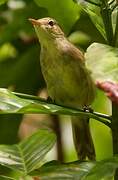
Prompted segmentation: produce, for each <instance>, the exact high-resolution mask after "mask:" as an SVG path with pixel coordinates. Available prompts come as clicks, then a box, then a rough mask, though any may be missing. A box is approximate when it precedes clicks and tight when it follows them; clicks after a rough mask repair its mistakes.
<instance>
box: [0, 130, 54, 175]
mask: <svg viewBox="0 0 118 180" xmlns="http://www.w3.org/2000/svg"><path fill="white" fill-rule="evenodd" d="M55 140H56V138H55V134H54V133H52V132H49V131H48V130H39V131H37V132H36V133H34V134H33V135H32V136H30V137H29V138H27V139H25V140H23V141H22V142H20V143H19V144H15V145H11V146H10V145H0V164H1V165H3V166H7V167H8V168H11V169H14V170H16V171H20V172H22V173H23V174H24V175H27V174H28V173H29V172H31V171H33V170H35V169H36V168H38V167H39V166H40V163H41V160H42V159H43V158H44V156H45V155H46V154H47V152H48V151H49V150H50V149H51V148H52V146H53V145H54V143H55Z"/></svg>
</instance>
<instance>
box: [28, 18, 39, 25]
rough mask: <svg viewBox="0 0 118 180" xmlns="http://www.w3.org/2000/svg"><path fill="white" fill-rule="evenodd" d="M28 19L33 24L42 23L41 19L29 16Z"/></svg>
mask: <svg viewBox="0 0 118 180" xmlns="http://www.w3.org/2000/svg"><path fill="white" fill-rule="evenodd" d="M28 20H29V21H30V22H31V23H32V24H33V25H38V26H40V25H41V23H40V22H39V20H36V19H32V18H29V19H28Z"/></svg>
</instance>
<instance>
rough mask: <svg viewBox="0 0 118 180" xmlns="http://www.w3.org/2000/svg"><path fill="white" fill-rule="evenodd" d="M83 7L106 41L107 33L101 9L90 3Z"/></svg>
mask: <svg viewBox="0 0 118 180" xmlns="http://www.w3.org/2000/svg"><path fill="white" fill-rule="evenodd" d="M82 7H83V9H84V10H85V11H86V12H87V14H88V15H89V17H90V18H91V21H92V22H93V24H94V25H95V26H96V28H97V29H98V31H99V32H100V33H101V35H102V36H103V37H104V39H105V40H106V32H105V28H104V23H103V20H102V16H101V14H100V8H99V7H97V6H95V5H92V4H90V3H86V5H83V6H82Z"/></svg>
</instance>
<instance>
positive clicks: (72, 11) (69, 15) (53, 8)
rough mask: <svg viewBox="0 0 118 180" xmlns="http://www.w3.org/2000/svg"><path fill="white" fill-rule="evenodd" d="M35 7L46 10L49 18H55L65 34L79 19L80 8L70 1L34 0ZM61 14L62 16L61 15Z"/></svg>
mask: <svg viewBox="0 0 118 180" xmlns="http://www.w3.org/2000/svg"><path fill="white" fill-rule="evenodd" d="M34 1H35V2H36V3H37V5H39V6H40V7H44V8H46V9H47V10H48V13H49V16H51V17H53V18H55V19H56V20H57V21H58V22H59V24H60V25H62V28H63V29H64V30H65V32H66V33H69V32H70V30H71V28H72V26H73V25H74V24H75V22H76V21H77V20H78V18H79V16H80V15H79V14H80V7H79V6H78V5H77V4H76V3H74V2H73V1H72V0H59V1H58V0H51V1H49V0H45V1H44V0H34ZM62 14H63V15H62Z"/></svg>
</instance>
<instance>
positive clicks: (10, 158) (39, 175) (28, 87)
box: [0, 0, 118, 180]
mask: <svg viewBox="0 0 118 180" xmlns="http://www.w3.org/2000/svg"><path fill="white" fill-rule="evenodd" d="M57 6H58V7H57ZM62 14H63V15H62ZM46 16H51V17H53V18H55V19H56V20H57V21H58V22H59V24H60V25H61V27H62V29H63V30H64V32H65V33H66V34H67V35H68V36H69V39H70V41H72V42H73V43H75V44H76V45H77V46H79V47H80V46H81V47H80V48H81V49H84V50H86V53H85V59H86V66H87V67H88V69H89V70H90V71H91V75H92V77H93V79H94V81H96V80H97V81H100V82H104V81H111V82H113V83H118V77H117V74H118V61H117V59H118V53H117V51H118V50H117V47H118V32H117V31H118V28H117V27H118V9H117V1H115V0H114V1H106V0H83V1H80V0H76V1H75V0H60V1H57V0H52V1H48V0H45V1H44V0H34V1H28V0H22V1H21V0H19V1H16V0H0V125H1V126H0V135H1V136H0V143H1V145H0V164H1V166H0V178H2V179H6V180H7V179H20V178H22V179H24V180H30V179H42V180H46V179H50V180H51V179H55V180H56V179H59V180H63V179H68V180H69V179H87V180H98V179H103V178H104V179H112V177H113V175H114V173H115V170H116V168H118V156H117V155H116V154H115V155H114V156H113V157H112V153H111V156H110V157H106V156H104V157H102V160H101V161H94V162H92V161H83V162H80V161H76V162H70V163H61V162H58V161H51V162H44V160H43V158H44V156H45V155H46V154H47V152H48V151H49V150H50V149H51V148H52V147H53V145H54V143H55V141H56V137H55V134H54V133H53V132H52V131H50V130H38V131H37V132H35V133H34V134H33V135H32V136H30V137H28V138H27V139H25V140H22V141H21V142H18V137H17V135H16V134H17V132H18V129H19V126H20V123H21V120H22V114H26V113H40V114H57V115H62V114H64V115H78V116H86V117H89V118H93V119H94V120H93V122H96V121H95V120H98V121H99V123H100V124H99V125H100V126H103V124H105V126H103V129H104V130H103V131H104V133H103V134H104V136H105V134H107V132H108V131H109V127H110V125H112V126H113V123H112V122H113V120H116V119H117V117H116V116H117V115H116V114H117V113H116V111H117V110H115V111H113V114H112V117H111V115H109V114H108V115H107V114H106V111H104V110H103V109H102V107H101V106H100V103H103V101H102V99H101V97H100V100H99V98H96V102H97V103H96V104H98V106H99V109H100V112H102V113H98V112H84V111H83V110H81V109H80V110H77V109H72V108H70V107H62V106H60V105H57V104H54V103H52V102H49V101H46V100H44V99H42V98H39V97H37V94H38V92H39V90H41V89H43V88H44V87H45V82H44V80H43V77H42V74H41V70H40V64H39V53H40V46H39V44H38V41H37V38H36V35H35V33H34V30H33V28H32V26H31V24H30V23H29V22H28V18H29V17H35V18H37V19H38V18H42V17H46ZM82 41H84V42H82ZM93 42H94V43H93ZM95 42H96V43H95ZM89 45H90V46H89ZM7 88H8V89H9V90H8V89H7ZM13 91H15V92H18V93H14V92H13ZM24 93H25V94H24ZM116 93H117V92H116ZM29 94H32V95H29ZM98 94H99V92H98ZM115 97H117V96H115ZM107 105H108V104H107ZM93 107H95V109H97V108H96V107H97V106H95V105H93ZM115 107H117V105H116V104H115ZM116 109H117V108H116ZM103 112H104V113H105V114H103ZM114 112H115V113H114ZM114 114H115V118H114ZM13 119H15V120H13ZM114 124H115V123H114ZM11 125H12V127H13V129H12V127H11ZM106 125H107V126H108V128H107V130H105V128H106ZM97 126H98V125H97ZM97 126H96V129H97V128H98V127H97ZM3 127H4V128H3ZM13 131H14V132H13ZM115 131H116V130H115ZM3 132H4V133H3ZM7 133H8V134H7ZM113 133H114V132H113ZM115 133H116V132H115ZM115 133H114V134H113V137H114V135H115V136H116V137H117V135H116V134H115ZM93 136H95V134H94V135H93ZM7 138H8V139H9V140H7ZM93 138H94V137H93ZM98 138H100V137H98ZM103 139H104V137H103ZM16 142H17V144H14V143H16ZM3 144H4V145H3ZM6 144H7V145H6ZM8 144H12V145H8ZM109 144H110V143H109ZM108 146H109V145H108ZM108 146H106V149H107V147H108ZM100 149H101V151H102V152H103V154H104V149H103V148H102V147H99V150H100ZM109 149H110V148H109ZM109 149H107V151H108V150H109ZM117 153H118V151H117ZM105 158H106V159H105Z"/></svg>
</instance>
